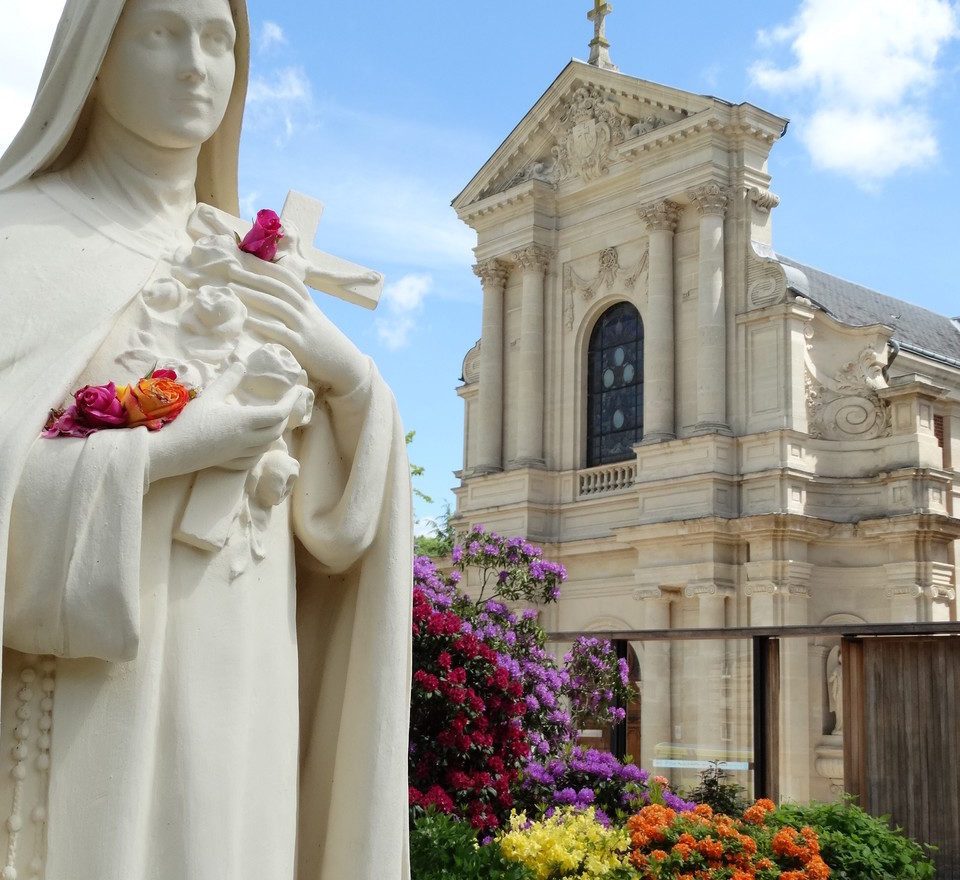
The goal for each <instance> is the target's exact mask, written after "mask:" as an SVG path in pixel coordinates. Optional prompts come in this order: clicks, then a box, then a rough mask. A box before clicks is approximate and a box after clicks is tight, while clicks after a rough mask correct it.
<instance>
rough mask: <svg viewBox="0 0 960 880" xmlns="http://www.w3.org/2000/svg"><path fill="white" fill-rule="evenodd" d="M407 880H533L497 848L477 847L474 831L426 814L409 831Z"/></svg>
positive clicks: (445, 817)
mask: <svg viewBox="0 0 960 880" xmlns="http://www.w3.org/2000/svg"><path fill="white" fill-rule="evenodd" d="M410 878H411V880H533V874H531V873H530V872H529V871H528V870H527V869H526V868H525V867H524V866H523V865H520V864H518V863H516V862H508V861H507V860H506V859H504V857H503V856H502V855H501V853H500V847H499V846H477V829H476V828H473V827H471V825H470V823H469V822H462V821H460V820H458V819H456V818H455V817H453V816H450V815H447V814H446V813H437V812H436V811H434V810H432V809H431V810H429V811H428V812H427V813H426V814H425V815H423V816H420V817H419V818H418V819H417V820H416V821H415V822H414V823H413V825H411V827H410Z"/></svg>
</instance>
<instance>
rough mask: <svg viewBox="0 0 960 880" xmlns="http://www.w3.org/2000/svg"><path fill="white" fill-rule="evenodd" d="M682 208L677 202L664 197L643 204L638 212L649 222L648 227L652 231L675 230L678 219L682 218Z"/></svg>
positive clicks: (645, 221) (641, 217)
mask: <svg viewBox="0 0 960 880" xmlns="http://www.w3.org/2000/svg"><path fill="white" fill-rule="evenodd" d="M680 210H681V208H680V206H679V205H678V204H677V203H676V202H671V201H670V200H669V199H662V200H660V201H659V202H653V203H652V204H650V205H642V206H641V207H639V208H637V214H639V215H640V219H641V220H643V222H644V223H646V224H647V229H648V230H650V232H654V231H657V230H665V231H666V232H674V231H675V230H676V228H677V221H678V220H679V219H680Z"/></svg>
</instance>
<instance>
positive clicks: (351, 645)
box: [0, 182, 412, 880]
mask: <svg viewBox="0 0 960 880" xmlns="http://www.w3.org/2000/svg"><path fill="white" fill-rule="evenodd" d="M81 213H83V212H82V210H77V208H76V206H75V205H68V204H67V203H66V201H65V200H64V199H63V198H62V197H61V195H60V193H59V192H58V190H57V189H56V188H55V187H51V186H48V185H46V186H45V185H38V184H37V183H34V182H29V183H26V184H22V185H20V186H18V187H17V188H15V189H13V190H10V191H8V192H5V193H2V194H0V575H3V574H4V573H5V575H6V577H5V578H0V596H2V591H3V590H4V589H5V591H6V612H5V614H4V644H5V646H7V647H12V648H15V649H17V650H23V651H28V652H31V653H53V654H56V655H59V656H69V657H84V656H92V657H99V658H101V659H106V660H111V661H115V662H123V661H124V660H128V659H131V658H132V657H133V656H135V655H136V651H137V643H138V632H139V629H138V628H139V596H138V578H139V561H140V557H139V536H140V526H141V522H140V520H141V506H142V499H143V494H144V492H145V491H146V488H147V484H148V482H149V474H148V473H147V468H148V457H147V448H146V444H147V437H146V433H145V431H144V430H142V429H138V430H134V431H126V430H118V431H103V432H100V433H99V434H96V435H94V436H93V437H92V438H90V439H88V440H87V441H84V442H79V441H60V440H49V441H39V440H38V437H39V434H40V431H41V428H42V426H43V424H44V421H45V420H46V417H47V414H48V412H49V410H50V409H51V408H52V407H56V406H58V405H60V404H61V403H62V402H63V401H64V400H65V399H66V398H67V397H68V396H69V394H70V393H71V391H72V390H74V388H75V385H76V381H77V379H78V377H79V376H80V375H81V373H82V371H83V370H84V368H85V367H86V365H87V364H88V363H89V361H90V359H91V358H92V357H93V355H94V353H95V352H96V351H97V349H98V348H99V346H100V345H101V343H102V342H103V340H104V338H105V337H106V336H107V334H108V333H109V332H110V330H111V327H112V326H113V324H114V322H115V320H116V319H117V317H118V315H119V314H120V313H121V311H122V310H123V309H124V308H125V307H126V306H127V304H128V303H129V302H130V301H131V299H132V298H133V297H135V296H136V295H137V293H138V292H139V291H140V290H141V288H142V287H143V286H144V285H145V283H146V282H147V280H148V279H149V278H150V276H151V274H152V273H153V272H154V269H155V266H156V264H157V255H156V254H155V253H150V252H149V248H145V247H143V245H142V244H138V241H139V240H138V239H137V238H136V237H134V236H131V235H129V234H128V233H127V232H126V231H125V230H124V229H123V228H122V227H119V226H116V225H114V224H111V223H109V222H106V221H104V222H101V221H100V220H99V219H98V220H97V221H96V225H97V228H96V229H94V228H92V227H91V226H90V225H89V224H88V223H87V222H85V221H84V220H83V219H81V218H80V216H78V215H79V214H81ZM78 281H79V282H83V283H84V284H85V285H87V286H89V284H90V283H91V281H92V282H94V283H95V289H78ZM117 378H118V379H122V378H123V377H117ZM304 430H305V435H304V437H303V440H302V454H301V474H300V477H299V479H298V481H297V485H296V487H295V490H294V496H293V499H292V510H293V516H292V521H293V523H294V534H295V536H296V538H297V539H298V544H297V586H298V608H297V618H298V619H297V631H298V643H299V655H300V712H301V729H300V734H301V736H300V749H301V755H300V766H301V778H300V809H299V839H298V851H299V852H298V862H299V869H298V874H297V876H298V878H299V880H320V878H323V880H327V878H352V877H357V878H366V877H371V878H372V877H377V876H399V875H398V874H396V873H394V872H396V871H397V866H398V865H399V864H402V863H403V862H404V861H405V858H406V854H405V842H406V833H405V828H404V823H405V822H406V798H407V787H406V763H407V754H406V742H407V740H406V730H407V725H408V696H409V676H410V650H409V638H410V593H411V590H410V586H411V585H410V580H411V544H412V534H411V507H410V497H409V491H410V490H409V469H408V466H407V462H406V452H405V447H404V438H403V430H402V427H401V425H400V420H399V417H398V415H397V412H396V405H395V403H394V401H393V397H392V395H391V394H390V391H389V389H388V388H387V387H386V385H385V384H384V383H383V381H382V380H381V379H380V377H379V376H378V375H377V373H376V370H375V368H374V367H373V365H372V363H371V365H370V374H369V376H368V379H367V381H366V382H365V383H363V384H362V385H361V386H360V387H358V388H357V389H356V390H354V391H353V392H351V393H350V394H349V395H347V396H345V397H341V398H331V397H328V398H326V399H324V400H322V401H319V402H318V405H317V409H316V411H315V413H314V418H313V421H312V423H311V424H310V425H309V426H308V427H307V428H306V429H304ZM34 442H45V443H54V444H58V443H59V444H61V445H60V447H59V448H58V449H57V450H56V456H57V458H58V459H59V461H58V465H57V468H56V471H51V472H50V473H46V474H24V468H25V466H26V462H27V460H28V453H29V450H30V448H31V446H32V444H33V443H34ZM65 474H72V478H71V479H69V480H68V481H65V480H64V475H65ZM25 476H26V477H27V479H26V480H25V482H24V485H23V487H22V488H21V491H22V492H23V493H24V494H22V495H21V496H20V497H18V500H17V507H18V511H19V510H20V508H21V502H22V507H23V510H24V511H33V512H32V513H27V514H25V515H24V516H22V517H21V516H20V515H19V514H18V520H22V522H21V523H20V524H18V525H17V528H16V531H17V532H18V534H14V535H11V525H12V524H11V511H12V508H13V501H14V495H15V493H16V492H17V490H18V487H19V486H20V485H21V480H22V478H23V477H25ZM39 535H42V536H43V539H44V542H43V548H44V549H43V552H33V547H32V544H33V541H34V539H35V538H36V537H37V536H39ZM11 541H13V542H14V544H13V546H12V547H11V546H10V542H11ZM51 548H56V549H57V550H58V552H51ZM8 551H9V552H8ZM8 562H9V564H8ZM331 804H335V805H336V806H335V809H331ZM374 804H376V805H377V807H376V808H374V807H372V805H374ZM386 817H389V821H384V819H385V818H386ZM388 868H389V870H388Z"/></svg>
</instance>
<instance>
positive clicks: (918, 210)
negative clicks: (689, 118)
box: [0, 0, 960, 517]
mask: <svg viewBox="0 0 960 880" xmlns="http://www.w3.org/2000/svg"><path fill="white" fill-rule="evenodd" d="M611 5H612V6H613V12H612V14H611V15H610V16H609V18H608V19H607V37H608V39H609V40H610V43H611V50H610V52H611V57H612V59H613V61H614V62H615V63H616V64H617V65H618V66H619V67H620V69H621V71H623V72H624V73H628V74H630V75H633V76H638V77H641V78H644V79H649V80H652V81H654V82H659V83H664V84H666V85H670V86H674V87H677V88H681V89H686V90H688V91H691V92H697V93H703V94H712V95H716V96H717V97H720V98H723V99H725V100H728V101H731V102H740V101H748V102H750V103H753V104H756V105H758V106H760V107H763V108H764V109H766V110H769V111H771V112H773V113H776V114H778V115H781V116H786V117H789V118H790V120H791V123H790V126H789V128H788V131H787V135H786V136H785V137H784V138H783V139H782V140H781V141H780V142H779V143H778V144H777V145H776V146H775V147H774V149H773V153H772V155H771V160H770V172H771V174H772V175H773V183H772V189H773V190H774V191H775V192H776V193H777V194H778V195H780V197H781V204H780V207H779V208H777V209H776V210H775V212H774V226H773V235H774V246H775V247H776V249H777V250H778V251H779V252H780V253H783V254H786V255H788V256H791V257H793V258H795V259H798V260H801V261H802V262H805V263H809V264H811V265H814V266H817V267H819V268H821V269H824V270H826V271H829V272H832V273H834V274H837V275H840V276H842V277H845V278H848V279H851V280H853V281H857V282H859V283H861V284H865V285H867V286H870V287H874V288H876V289H878V290H880V291H883V292H885V293H889V294H891V295H894V296H898V297H901V298H903V299H907V300H910V301H912V302H915V303H918V304H920V305H924V306H926V307H927V308H930V309H933V310H935V311H938V312H941V313H945V314H949V315H960V283H958V281H957V278H958V271H957V266H958V255H960V228H958V222H957V213H958V212H957V208H958V205H960V3H957V2H949V0H800V2H798V0H789V2H788V0H771V2H767V3H764V4H758V3H756V2H755V0H753V2H750V3H747V2H743V0H727V2H724V3H702V2H687V3H674V4H660V3H652V2H643V0H613V2H612V4H611ZM591 6H592V2H588V0H528V2H526V3H511V2H506V0H484V2H473V3H470V2H464V3H448V4H437V3H434V2H425V0H412V2H406V3H397V2H382V0H369V2H365V3H352V4H344V3H330V2H326V0H323V2H321V0H312V2H310V3H276V2H269V3H268V2H266V0H249V9H250V18H251V25H252V29H253V53H252V55H253V61H252V71H251V88H250V99H249V101H248V107H247V118H246V122H245V130H244V136H243V143H242V150H241V167H240V192H241V199H242V202H243V206H244V208H245V211H246V212H247V213H249V214H252V213H253V212H254V211H255V210H256V209H257V208H260V207H276V208H278V209H279V207H280V205H281V204H282V202H283V198H284V196H285V194H286V192H287V190H288V189H291V188H292V189H298V190H300V191H302V192H306V193H309V194H311V195H313V196H316V197H317V198H319V199H321V200H322V201H323V202H324V203H325V205H326V208H325V213H324V217H323V220H322V223H321V227H320V232H319V234H318V238H317V245H318V246H319V247H321V248H322V249H324V250H327V251H330V252H332V253H335V254H338V255H340V256H344V257H347V258H349V259H352V260H355V261H357V262H360V263H363V264H364V265H367V266H370V267H372V268H376V269H378V270H380V271H382V272H384V273H385V274H386V276H387V286H386V289H385V293H384V297H383V300H382V302H381V306H380V307H379V308H378V309H377V311H376V312H372V313H371V312H366V311H363V310H361V309H358V308H356V307H352V306H347V305H345V304H342V303H337V302H332V301H331V300H330V299H329V298H327V297H321V299H320V302H321V305H322V307H324V308H325V309H326V310H327V311H328V313H329V314H330V315H331V316H332V317H333V318H334V319H335V320H336V321H337V322H338V323H339V324H340V325H341V326H342V327H343V328H344V329H345V330H346V331H347V333H348V334H349V335H350V336H351V338H353V339H354V341H355V342H356V343H357V344H358V345H359V346H360V347H361V348H362V349H363V350H365V351H367V352H369V353H370V354H372V355H373V357H374V358H375V360H376V361H377V363H378V365H379V367H380V370H381V372H382V373H383V374H384V376H385V377H386V378H387V380H388V381H389V382H390V384H391V386H392V387H393V389H394V391H395V393H396V395H397V399H398V401H399V404H400V410H401V414H402V416H403V419H404V423H405V425H406V426H407V427H408V428H412V429H415V430H416V432H417V436H416V439H415V442H414V444H413V446H412V447H411V450H410V453H411V458H412V459H413V460H414V461H416V462H417V463H418V464H420V465H423V466H424V467H425V468H426V474H425V476H424V477H423V478H421V479H420V480H419V481H418V482H419V485H420V488H421V489H423V490H424V491H425V492H428V493H429V494H430V495H432V496H433V497H434V499H435V503H434V505H433V506H432V507H431V506H428V505H425V504H422V503H421V504H419V505H418V511H417V512H418V515H419V516H421V517H426V516H429V515H431V514H435V513H437V512H438V511H439V510H440V509H441V507H442V503H443V502H444V501H445V500H450V501H452V495H451V494H450V492H449V489H450V487H451V486H453V485H454V483H455V480H454V478H453V476H452V473H451V472H452V471H453V470H454V469H456V468H458V467H459V466H460V465H461V462H462V452H461V450H462V418H463V414H462V404H461V402H460V400H459V398H458V397H457V396H456V394H455V390H454V389H455V388H456V386H457V385H458V377H459V376H460V368H461V364H462V360H463V356H464V354H465V353H466V351H467V350H468V349H469V348H470V347H471V346H472V345H473V344H474V342H475V341H476V339H477V337H478V336H479V333H480V302H481V291H480V285H479V281H478V280H477V279H476V277H475V276H474V275H473V273H472V271H471V268H470V267H471V264H472V262H473V255H472V253H471V247H472V245H473V243H474V240H473V237H472V232H471V231H470V230H469V229H467V227H465V226H463V225H462V224H461V223H460V222H459V221H458V220H457V218H456V216H455V214H454V212H453V210H452V209H451V208H450V201H451V200H452V199H453V197H454V196H456V195H457V193H459V192H460V190H461V189H462V188H463V187H464V186H465V185H466V184H467V182H468V181H469V180H470V178H471V177H472V176H473V174H474V173H475V172H476V171H477V170H478V169H479V168H480V167H481V165H482V164H483V163H484V161H486V159H487V158H488V157H489V156H490V155H491V153H492V152H493V151H494V150H495V149H496V148H497V146H498V145H499V144H500V142H501V141H502V140H503V139H504V138H505V137H506V136H507V135H508V134H509V132H510V131H511V129H512V128H513V127H514V125H516V123H517V122H519V121H520V119H521V118H522V116H523V115H524V113H525V112H526V111H527V110H528V109H529V108H530V107H531V106H532V105H533V104H534V102H535V101H536V100H537V98H539V96H540V95H541V94H542V93H543V91H544V90H545V89H546V88H547V87H548V86H549V85H550V83H551V82H552V81H553V79H554V78H555V76H556V75H557V74H558V73H559V72H560V70H561V69H562V68H563V67H564V65H565V64H566V63H567V61H568V60H569V59H570V58H571V57H576V58H580V59H586V57H587V54H588V49H587V43H588V42H589V40H590V38H591V37H592V34H593V31H592V25H591V24H590V23H589V22H588V21H587V19H586V13H587V11H588V9H590V8H591ZM60 8H62V0H34V2H33V3H31V4H16V6H15V9H14V10H13V11H12V13H11V14H10V15H9V17H8V14H7V13H5V28H4V33H3V34H0V58H2V59H4V60H3V61H2V62H0V108H3V114H2V118H0V147H2V146H5V145H6V143H7V142H8V141H9V139H10V138H11V137H12V135H13V133H14V131H15V130H16V128H17V127H18V124H19V119H20V118H22V115H23V114H24V113H25V112H26V109H27V107H28V106H29V101H30V97H31V96H32V91H33V88H34V87H35V84H36V80H37V78H38V77H39V73H40V68H41V66H42V63H43V57H44V55H45V50H46V45H47V43H48V42H49V38H50V36H51V34H52V31H53V27H54V26H55V23H56V18H57V16H58V15H59V11H60Z"/></svg>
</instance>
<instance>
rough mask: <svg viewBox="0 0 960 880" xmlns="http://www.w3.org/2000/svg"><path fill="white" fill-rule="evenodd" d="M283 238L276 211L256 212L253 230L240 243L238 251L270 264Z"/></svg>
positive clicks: (264, 210) (267, 209)
mask: <svg viewBox="0 0 960 880" xmlns="http://www.w3.org/2000/svg"><path fill="white" fill-rule="evenodd" d="M281 238H283V227H282V226H281V225H280V217H279V216H278V215H277V212H276V211H271V210H270V209H269V208H264V209H263V210H261V211H257V219H256V220H255V221H254V223H253V228H252V229H251V230H250V231H249V232H248V233H247V234H246V235H245V236H244V237H243V241H241V242H240V250H242V251H246V252H247V253H248V254H253V255H254V256H257V257H260V259H261V260H266V261H267V262H271V261H272V260H273V258H274V257H275V256H276V255H277V242H278V241H279V240H280V239H281Z"/></svg>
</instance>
